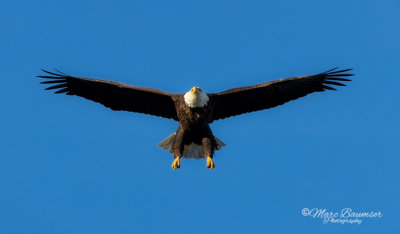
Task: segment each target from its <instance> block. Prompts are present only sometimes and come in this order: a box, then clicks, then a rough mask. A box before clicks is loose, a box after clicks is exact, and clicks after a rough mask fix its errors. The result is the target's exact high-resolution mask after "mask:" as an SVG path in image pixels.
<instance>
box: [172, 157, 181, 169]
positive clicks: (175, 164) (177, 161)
mask: <svg viewBox="0 0 400 234" xmlns="http://www.w3.org/2000/svg"><path fill="white" fill-rule="evenodd" d="M180 167H181V161H180V157H176V158H175V160H174V162H173V163H172V168H173V169H174V170H176V169H178V168H180Z"/></svg>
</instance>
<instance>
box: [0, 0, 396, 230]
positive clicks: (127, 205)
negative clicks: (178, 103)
mask: <svg viewBox="0 0 400 234" xmlns="http://www.w3.org/2000/svg"><path fill="white" fill-rule="evenodd" d="M399 10H400V4H399V3H396V2H395V1H368V2H367V1H336V2H335V3H333V2H331V3H327V2H325V1H324V2H322V1H321V2H318V1H296V2H291V1H275V2H273V1H270V2H268V3H266V2H261V1H251V2H244V1H232V2H229V1H216V2H211V1H206V2H200V1H193V2H189V1H187V2H186V1H177V2H173V1H169V2H164V1H148V2H146V1H141V2H133V1H132V2H129V3H128V2H124V1H117V2H114V3H112V2H111V1H110V2H107V1H101V2H95V1H90V2H89V1H88V2H78V1H57V2H50V1H38V2H37V1H35V2H33V1H32V2H27V1H19V2H11V1H9V2H1V3H0V26H1V27H0V28H1V32H2V33H1V36H0V42H1V53H0V67H1V69H0V77H1V80H2V87H1V92H0V106H1V109H2V113H1V115H0V126H1V131H0V233H1V234H3V233H4V234H14V233H15V234H17V233H18V234H22V233H41V234H46V233H58V234H63V233H76V234H77V233H398V232H399V227H398V220H397V219H398V212H399V210H400V205H399V199H398V197H399V196H400V188H399V181H400V176H399V165H400V160H399V155H400V154H399V152H400V144H399V137H400V134H399V132H400V131H399V130H400V125H399V122H398V119H399V118H400V111H399V105H398V100H399V99H400V94H399V92H398V87H399V85H400V81H399V75H400V72H399V69H398V67H399V64H400V49H399V41H400V31H399V30H398V29H399V27H400V16H399V14H398V12H399ZM335 66H340V67H343V68H354V73H355V74H356V76H355V77H354V81H353V82H351V83H349V85H348V87H342V88H339V90H338V91H337V92H325V93H317V94H312V95H310V96H307V97H305V98H303V99H300V100H296V101H294V102H290V103H288V104H286V105H284V106H280V107H277V108H275V109H271V110H266V111H262V112H257V113H251V114H247V115H242V116H238V117H235V118H230V119H226V120H222V121H217V122H215V123H213V124H212V126H211V127H212V129H213V131H214V134H215V135H216V136H217V137H218V138H220V139H221V140H222V141H224V142H225V143H226V144H227V146H226V147H225V148H223V149H222V150H221V151H219V152H217V153H216V155H215V160H214V161H215V163H216V169H215V170H214V171H209V170H207V169H206V167H205V161H204V160H185V159H183V160H182V162H181V163H182V166H181V169H180V170H178V171H173V170H172V169H171V168H170V165H171V163H172V156H171V155H170V154H168V153H167V152H166V151H164V150H162V149H161V148H159V147H157V144H158V143H159V142H160V141H162V140H163V139H164V138H166V137H167V136H168V135H169V134H171V133H172V132H174V131H175V130H176V128H177V126H178V125H177V123H176V122H173V121H171V120H166V119H162V118H158V117H153V116H148V115H141V114H135V113H128V112H113V111H111V110H109V109H106V108H104V107H103V106H102V105H100V104H97V103H94V102H90V101H87V100H85V99H82V98H79V97H70V96H66V95H54V94H52V93H51V92H46V91H43V88H44V87H43V86H41V85H39V80H38V79H37V78H35V76H36V75H39V74H42V73H41V72H40V70H39V69H40V68H44V69H52V68H57V69H60V70H61V71H64V72H66V73H69V74H71V75H76V76H84V77H94V78H101V79H108V80H114V81H119V82H124V83H127V84H132V85H136V86H144V87H153V88H158V89H162V90H165V91H169V92H175V93H184V92H186V91H188V90H189V89H190V88H191V87H193V86H194V85H197V86H200V87H201V88H202V89H204V90H205V91H206V92H210V93H211V92H219V91H223V90H226V89H230V88H234V87H239V86H247V85H252V84H258V83H262V82H266V81H269V80H274V79H278V78H285V77H291V76H298V75H306V74H313V73H318V72H322V71H325V70H328V69H330V68H332V67H335ZM347 207H348V208H352V209H353V210H355V211H363V212H366V211H368V212H369V211H380V212H382V213H383V217H382V218H375V219H372V218H371V219H364V220H363V222H362V224H361V225H357V224H345V225H340V224H323V223H322V220H321V219H318V218H312V217H305V216H303V215H302V214H301V213H302V209H303V208H322V209H327V210H329V211H340V210H341V209H343V208H347Z"/></svg>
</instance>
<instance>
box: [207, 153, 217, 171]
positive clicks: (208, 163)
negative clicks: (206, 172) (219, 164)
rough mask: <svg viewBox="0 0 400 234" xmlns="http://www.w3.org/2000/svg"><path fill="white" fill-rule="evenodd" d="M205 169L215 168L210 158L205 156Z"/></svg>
mask: <svg viewBox="0 0 400 234" xmlns="http://www.w3.org/2000/svg"><path fill="white" fill-rule="evenodd" d="M207 168H210V170H212V169H214V168H215V163H214V162H213V160H212V159H211V157H210V156H207Z"/></svg>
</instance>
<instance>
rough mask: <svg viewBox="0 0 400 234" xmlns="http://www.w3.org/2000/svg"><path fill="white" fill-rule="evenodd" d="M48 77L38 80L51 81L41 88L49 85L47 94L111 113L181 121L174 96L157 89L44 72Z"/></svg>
mask: <svg viewBox="0 0 400 234" xmlns="http://www.w3.org/2000/svg"><path fill="white" fill-rule="evenodd" d="M42 71H43V72H45V73H47V74H46V75H41V76H37V77H39V78H44V79H50V80H48V81H44V82H41V84H50V85H52V86H49V87H47V88H46V90H53V89H55V90H56V92H55V93H57V94H58V93H66V94H67V95H76V96H80V97H83V98H86V99H89V100H92V101H95V102H98V103H101V104H103V105H104V106H106V107H108V108H111V109H112V110H120V111H130V112H138V113H144V114H150V115H156V116H160V117H164V118H169V119H174V120H178V117H177V114H176V109H175V103H174V100H173V97H174V96H175V95H174V94H170V93H167V92H163V91H160V90H157V89H149V88H141V87H136V86H131V85H126V84H122V83H118V82H112V81H106V80H98V79H90V78H82V77H74V76H70V75H67V74H65V73H62V72H60V71H57V70H56V71H57V72H58V73H54V72H50V71H46V70H42Z"/></svg>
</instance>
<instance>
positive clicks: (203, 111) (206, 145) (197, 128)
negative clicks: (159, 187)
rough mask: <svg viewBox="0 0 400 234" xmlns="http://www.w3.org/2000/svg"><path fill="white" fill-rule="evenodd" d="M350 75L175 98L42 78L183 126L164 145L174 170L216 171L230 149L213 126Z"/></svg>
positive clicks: (91, 81) (95, 83)
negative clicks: (193, 161)
mask: <svg viewBox="0 0 400 234" xmlns="http://www.w3.org/2000/svg"><path fill="white" fill-rule="evenodd" d="M350 70H351V69H346V70H340V71H337V70H336V69H332V70H329V71H327V72H323V73H319V74H316V75H310V76H300V77H294V78H287V79H281V80H276V81H271V82H266V83H263V84H260V85H254V86H248V87H241V88H235V89H230V90H227V91H224V92H221V93H213V94H206V93H204V92H203V91H202V90H201V89H200V88H198V87H196V86H195V87H194V88H193V89H191V90H190V91H189V92H187V93H186V94H171V93H167V92H163V91H160V90H156V89H149V88H141V87H135V86H130V85H125V84H121V83H117V82H112V81H105V80H98V79H89V78H80V77H73V76H70V75H67V74H64V73H61V72H59V73H53V72H49V71H44V70H43V71H44V72H46V73H47V74H48V75H43V76H38V77H40V78H46V79H50V80H49V81H44V82H41V83H43V84H52V85H53V86H50V87H48V88H46V89H58V91H56V93H66V94H67V95H77V96H81V97H84V98H86V99H89V100H92V101H95V102H99V103H101V104H103V105H104V106H106V107H109V108H111V109H112V110H124V111H131V112H139V113H145V114H151V115H156V116H160V117H164V118H169V119H173V120H176V121H179V127H178V130H177V131H176V133H174V134H172V135H171V136H170V137H168V138H167V139H166V140H165V141H164V142H162V143H161V144H160V146H162V147H163V148H164V149H167V150H169V151H170V152H171V153H173V154H174V158H175V161H174V163H173V165H172V167H173V168H174V169H176V168H179V167H180V161H179V159H180V158H181V157H185V156H187V157H194V158H201V157H204V158H207V167H209V168H210V169H213V168H214V163H213V161H212V157H213V154H214V151H215V150H218V149H220V148H221V147H222V146H224V144H223V143H222V142H221V141H220V140H219V139H218V138H216V137H215V136H214V135H213V133H212V131H211V129H210V127H209V124H210V123H211V122H213V121H214V120H218V119H223V118H227V117H231V116H235V115H239V114H243V113H247V112H253V111H258V110H263V109H268V108H272V107H275V106H278V105H282V104H284V103H286V102H288V101H291V100H295V99H297V98H300V97H303V96H306V95H307V94H310V93H313V92H321V91H324V90H335V89H334V88H333V87H331V86H335V85H338V86H344V84H342V83H340V82H343V81H350V80H349V79H345V78H343V77H347V76H352V74H347V73H346V72H348V71H350ZM196 147H200V149H201V150H200V151H199V148H196Z"/></svg>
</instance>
